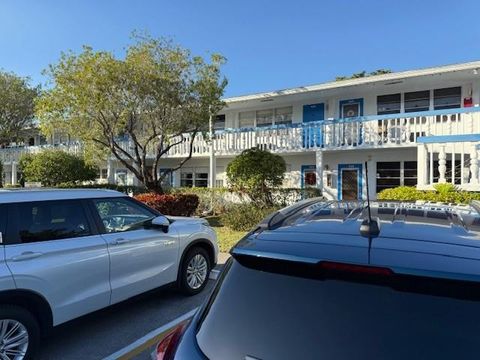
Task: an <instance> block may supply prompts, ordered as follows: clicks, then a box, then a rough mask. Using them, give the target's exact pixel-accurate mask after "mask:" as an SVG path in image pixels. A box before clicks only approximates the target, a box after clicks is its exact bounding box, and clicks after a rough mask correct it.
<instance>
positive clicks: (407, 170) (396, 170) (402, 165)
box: [377, 161, 417, 193]
mask: <svg viewBox="0 0 480 360" xmlns="http://www.w3.org/2000/svg"><path fill="white" fill-rule="evenodd" d="M403 185H405V186H416V185H417V162H416V161H402V162H401V161H386V162H378V163H377V193H378V192H380V191H382V190H385V189H390V188H394V187H397V186H403Z"/></svg>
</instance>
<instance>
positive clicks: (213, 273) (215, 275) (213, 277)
mask: <svg viewBox="0 0 480 360" xmlns="http://www.w3.org/2000/svg"><path fill="white" fill-rule="evenodd" d="M219 275H220V270H216V269H213V270H212V271H210V276H209V278H210V280H217V279H218V276H219Z"/></svg>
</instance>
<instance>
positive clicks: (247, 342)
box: [197, 260, 480, 359]
mask: <svg viewBox="0 0 480 360" xmlns="http://www.w3.org/2000/svg"><path fill="white" fill-rule="evenodd" d="M207 309H208V310H207V311H206V312H205V314H204V315H203V316H204V318H203V320H202V322H201V324H200V325H199V328H198V332H197V342H198V345H199V347H200V349H201V350H202V351H203V353H204V354H205V355H206V356H207V357H208V358H209V359H249V358H251V359H411V358H415V359H440V358H457V359H464V358H474V357H477V356H478V355H477V354H478V351H479V350H478V344H479V341H480V302H477V301H473V300H463V299H458V298H452V297H444V296H438V295H435V296H434V295H429V294H421V293H413V292H409V291H399V290H394V289H393V288H391V287H388V286H381V285H375V284H369V283H359V282H351V281H345V280H338V279H337V280H335V279H327V280H319V279H314V278H305V277H299V276H290V275H285V274H281V273H277V272H275V273H273V272H269V271H264V270H259V269H253V268H251V267H247V266H245V265H242V264H241V263H239V262H238V261H237V260H233V263H232V264H231V267H230V269H229V270H228V272H227V273H226V275H225V278H224V279H223V282H222V286H221V287H220V288H219V291H218V293H217V294H216V295H215V299H214V300H213V302H212V303H211V304H210V305H209V307H208V308H207Z"/></svg>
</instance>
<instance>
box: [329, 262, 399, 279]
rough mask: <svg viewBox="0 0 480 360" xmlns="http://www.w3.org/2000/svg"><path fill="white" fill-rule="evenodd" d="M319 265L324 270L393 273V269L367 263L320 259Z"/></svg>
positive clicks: (383, 274)
mask: <svg viewBox="0 0 480 360" xmlns="http://www.w3.org/2000/svg"><path fill="white" fill-rule="evenodd" d="M320 267H321V268H322V269H324V270H329V271H338V272H345V273H354V274H365V275H382V276H390V275H393V271H392V270H391V269H389V268H384V267H377V266H368V265H355V264H346V263H340V262H333V261H322V262H321V263H320Z"/></svg>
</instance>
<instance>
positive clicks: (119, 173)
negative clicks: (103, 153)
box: [115, 169, 127, 185]
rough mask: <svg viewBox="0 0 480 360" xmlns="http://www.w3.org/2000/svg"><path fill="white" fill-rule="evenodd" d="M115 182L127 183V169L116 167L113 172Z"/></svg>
mask: <svg viewBox="0 0 480 360" xmlns="http://www.w3.org/2000/svg"><path fill="white" fill-rule="evenodd" d="M115 177H116V182H117V184H119V185H126V184H127V170H125V169H118V170H116V172H115Z"/></svg>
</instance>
